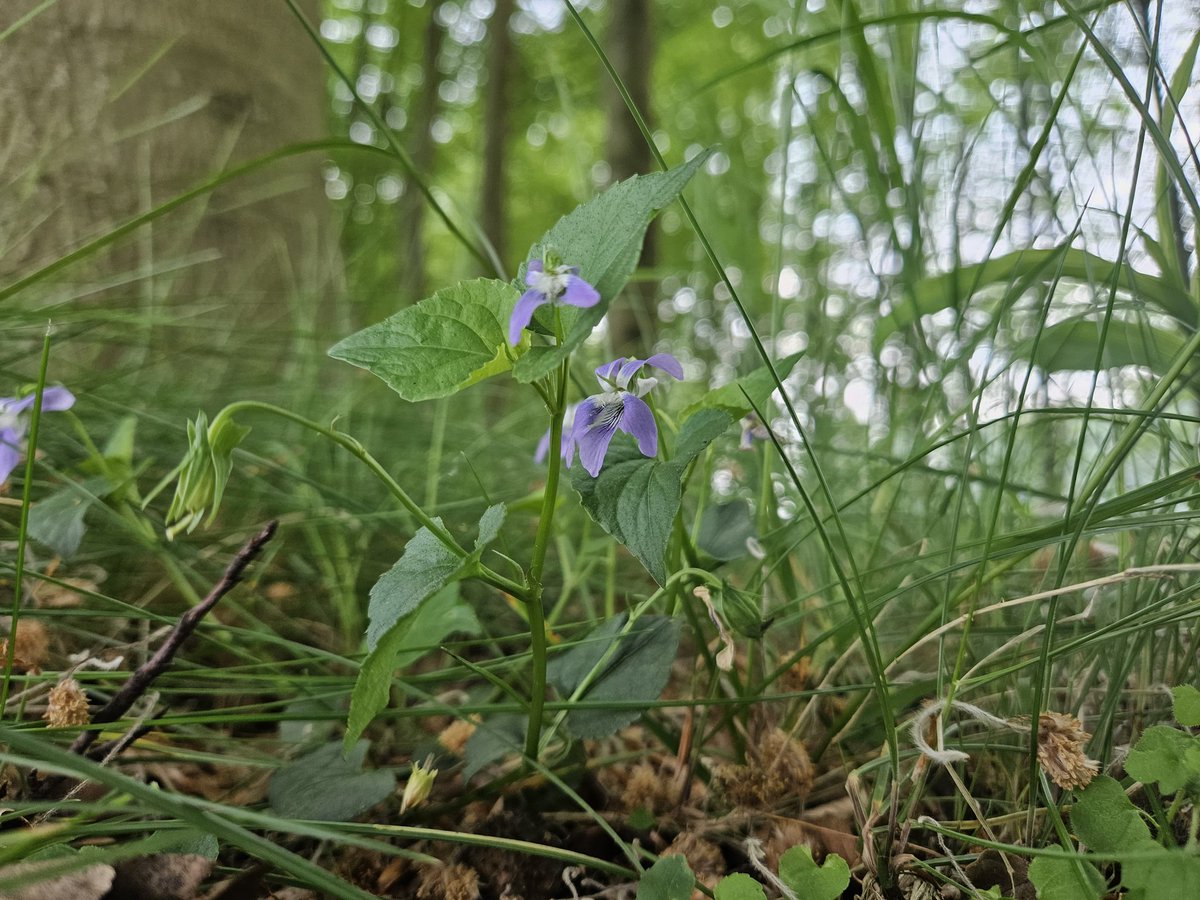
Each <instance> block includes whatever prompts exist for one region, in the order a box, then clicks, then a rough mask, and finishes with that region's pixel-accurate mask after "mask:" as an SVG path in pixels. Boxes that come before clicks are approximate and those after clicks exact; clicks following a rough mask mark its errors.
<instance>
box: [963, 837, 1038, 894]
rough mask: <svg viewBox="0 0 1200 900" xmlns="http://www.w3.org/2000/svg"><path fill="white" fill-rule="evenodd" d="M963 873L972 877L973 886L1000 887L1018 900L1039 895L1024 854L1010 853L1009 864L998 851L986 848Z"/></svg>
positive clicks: (1004, 892)
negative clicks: (1030, 876)
mask: <svg viewBox="0 0 1200 900" xmlns="http://www.w3.org/2000/svg"><path fill="white" fill-rule="evenodd" d="M1010 866H1011V867H1012V872H1011V873H1010V872H1009V867H1010ZM963 874H965V875H966V876H967V878H968V879H970V881H971V887H974V888H976V889H978V890H980V891H986V890H987V889H988V888H991V887H998V888H1000V890H1001V892H1002V893H1003V894H1004V896H1006V897H1015V898H1016V900H1034V898H1035V897H1037V889H1036V888H1035V887H1034V886H1033V883H1032V882H1031V881H1030V880H1029V860H1027V859H1025V858H1024V857H1022V856H1013V855H1012V854H1009V856H1008V865H1005V864H1004V857H1003V856H1001V855H1000V853H999V852H998V851H996V850H991V849H988V850H984V851H983V852H982V853H980V854H979V857H978V858H977V859H976V860H975V861H974V862H973V863H971V864H970V865H968V866H967V867H966V868H965V869H963Z"/></svg>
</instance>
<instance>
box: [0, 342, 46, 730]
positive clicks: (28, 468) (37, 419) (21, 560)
mask: <svg viewBox="0 0 1200 900" xmlns="http://www.w3.org/2000/svg"><path fill="white" fill-rule="evenodd" d="M50 332H51V328H50V326H46V334H45V336H44V337H43V338H42V359H41V363H40V365H39V367H38V380H37V387H36V388H35V389H34V401H33V411H32V413H31V414H30V419H29V443H28V445H27V448H28V449H27V450H26V451H25V482H24V484H22V485H21V516H20V520H19V522H18V525H17V562H16V571H15V572H14V573H13V601H12V612H11V616H12V617H11V619H10V620H9V624H8V644H7V645H6V649H5V653H4V684H3V686H2V687H0V716H3V714H4V710H5V709H6V708H7V706H8V691H9V688H10V687H11V685H12V674H13V662H14V660H15V659H16V652H17V623H18V621H19V620H20V618H21V596H22V594H23V593H24V592H23V591H22V590H21V586H22V585H23V584H24V582H25V543H26V541H28V539H29V495H30V494H31V493H32V492H33V459H34V457H35V456H36V455H37V445H38V431H39V430H40V426H41V424H42V397H43V396H44V395H45V393H46V370H47V368H49V365H50Z"/></svg>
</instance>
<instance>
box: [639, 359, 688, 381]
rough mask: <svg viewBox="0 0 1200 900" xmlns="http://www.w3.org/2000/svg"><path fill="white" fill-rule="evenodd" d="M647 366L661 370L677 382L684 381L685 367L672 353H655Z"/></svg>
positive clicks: (647, 362)
mask: <svg viewBox="0 0 1200 900" xmlns="http://www.w3.org/2000/svg"><path fill="white" fill-rule="evenodd" d="M646 365H648V366H654V368H656V369H661V370H662V371H664V372H666V373H667V374H668V375H670V376H671V377H672V378H674V379H676V380H677V381H683V366H681V365H680V364H679V360H677V359H676V358H675V357H674V356H672V355H671V354H670V353H655V354H654V355H653V356H651V357H650V358H649V359H647V360H646Z"/></svg>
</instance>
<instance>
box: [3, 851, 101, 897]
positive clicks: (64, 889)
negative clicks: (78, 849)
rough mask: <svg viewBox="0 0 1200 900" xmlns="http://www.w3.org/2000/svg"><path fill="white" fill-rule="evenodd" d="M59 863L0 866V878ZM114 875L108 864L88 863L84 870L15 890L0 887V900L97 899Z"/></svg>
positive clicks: (40, 862) (45, 862)
mask: <svg viewBox="0 0 1200 900" xmlns="http://www.w3.org/2000/svg"><path fill="white" fill-rule="evenodd" d="M61 862H62V860H58V859H53V860H45V861H39V862H32V863H18V864H17V865H15V866H6V867H5V868H3V869H0V881H8V880H9V879H12V878H16V877H17V876H19V875H28V874H30V873H33V872H36V871H37V870H38V869H47V868H51V867H54V866H57V865H59V864H60V863H61ZM115 876H116V871H115V870H114V869H113V867H112V866H106V865H94V866H88V867H87V868H86V869H80V870H78V871H76V872H71V873H69V874H67V875H61V876H59V877H58V878H51V879H48V880H46V881H39V882H35V883H33V884H29V885H26V886H25V887H22V888H17V889H15V890H0V900H100V898H101V897H104V896H105V895H106V894H107V893H108V891H109V889H110V888H111V887H112V883H113V878H114V877H115Z"/></svg>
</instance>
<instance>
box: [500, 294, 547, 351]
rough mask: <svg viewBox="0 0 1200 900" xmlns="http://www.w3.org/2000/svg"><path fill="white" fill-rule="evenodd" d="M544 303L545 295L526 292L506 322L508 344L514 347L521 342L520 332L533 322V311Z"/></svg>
mask: <svg viewBox="0 0 1200 900" xmlns="http://www.w3.org/2000/svg"><path fill="white" fill-rule="evenodd" d="M545 302H546V296H545V294H539V293H538V292H537V291H526V292H525V293H523V294H522V295H521V299H520V300H518V301H517V305H516V306H514V307H513V311H512V318H510V319H509V320H508V342H509V343H510V344H512V345H513V346H514V347H515V346H517V344H518V343H520V341H521V332H522V331H524V330H525V328H526V327H527V326H528V325H529V323H530V322H531V321H532V320H533V311H534V310H535V309H537V308H538V307H539V306H542V305H543V304H544V303H545Z"/></svg>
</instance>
